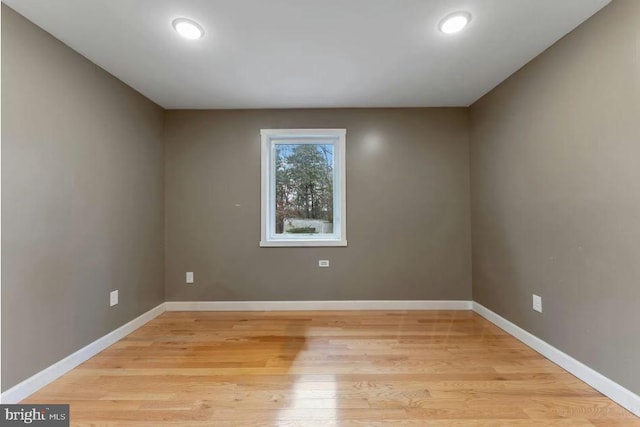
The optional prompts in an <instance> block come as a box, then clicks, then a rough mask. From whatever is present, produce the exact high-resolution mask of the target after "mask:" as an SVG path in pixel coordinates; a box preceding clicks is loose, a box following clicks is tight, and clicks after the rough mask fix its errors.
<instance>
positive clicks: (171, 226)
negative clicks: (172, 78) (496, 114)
mask: <svg viewBox="0 0 640 427" xmlns="http://www.w3.org/2000/svg"><path fill="white" fill-rule="evenodd" d="M261 128H346V129H347V143H346V151H347V153H346V156H347V227H348V230H347V235H348V241H349V246H348V247H345V248H260V247H259V246H258V244H259V241H260V129H261ZM165 132H166V148H165V150H166V215H167V220H166V261H167V262H166V277H165V280H166V296H167V300H186V301H191V300H193V301H197V300H345V299H367V300H375V299H382V300H384V299H428V300H439V299H468V298H469V297H470V296H471V270H470V241H469V238H470V230H469V175H468V173H469V169H468V167H469V163H468V162H469V158H468V135H467V112H466V109H370V110H367V109H355V110H335V109H334V110H248V111H168V112H167V113H166V116H165ZM236 204H240V207H236V206H235V205H236ZM319 259H329V260H330V261H331V267H330V268H322V269H321V268H318V260H319ZM186 271H193V272H194V273H195V281H196V284H194V285H187V284H185V283H184V281H185V280H184V279H185V272H186Z"/></svg>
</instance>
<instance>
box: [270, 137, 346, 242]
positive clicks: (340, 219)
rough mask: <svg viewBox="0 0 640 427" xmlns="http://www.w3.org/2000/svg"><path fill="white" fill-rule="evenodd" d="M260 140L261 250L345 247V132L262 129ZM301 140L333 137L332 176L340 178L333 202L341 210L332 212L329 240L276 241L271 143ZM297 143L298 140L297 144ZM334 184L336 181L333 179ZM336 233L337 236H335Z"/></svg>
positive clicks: (304, 238) (302, 236)
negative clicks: (288, 139)
mask: <svg viewBox="0 0 640 427" xmlns="http://www.w3.org/2000/svg"><path fill="white" fill-rule="evenodd" d="M260 135H261V138H262V178H261V195H260V202H261V218H260V220H261V224H260V229H261V239H260V246H262V247H292V246H296V247H300V246H307V247H319V246H347V175H346V167H345V166H346V157H345V142H346V135H347V130H346V129H262V130H261V131H260ZM294 137H301V138H302V139H311V138H322V137H332V138H334V139H336V142H335V144H334V153H336V154H337V155H335V154H334V174H337V175H338V176H339V177H340V179H339V183H338V187H337V188H334V192H333V197H334V200H333V203H334V207H335V206H336V205H337V204H338V203H336V202H339V204H340V209H338V210H335V209H334V212H333V227H334V228H333V229H334V236H335V237H331V238H321V237H314V238H309V235H300V236H295V237H291V236H289V237H287V238H284V239H283V238H280V239H278V238H276V237H275V234H274V233H273V230H272V227H273V225H272V224H273V223H274V222H273V215H274V213H273V210H274V209H272V208H273V206H275V205H274V204H273V203H271V202H272V200H271V199H272V197H273V194H272V191H271V184H272V181H273V180H274V179H275V177H274V171H273V167H274V163H273V162H272V154H273V151H272V146H273V143H272V141H273V140H277V139H287V138H294ZM296 142H297V143H300V141H296ZM334 183H335V179H334ZM334 185H335V184H334ZM336 230H338V233H336Z"/></svg>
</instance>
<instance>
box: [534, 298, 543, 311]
mask: <svg viewBox="0 0 640 427" xmlns="http://www.w3.org/2000/svg"><path fill="white" fill-rule="evenodd" d="M533 309H534V310H535V311H537V312H539V313H542V297H539V296H538V295H536V294H533Z"/></svg>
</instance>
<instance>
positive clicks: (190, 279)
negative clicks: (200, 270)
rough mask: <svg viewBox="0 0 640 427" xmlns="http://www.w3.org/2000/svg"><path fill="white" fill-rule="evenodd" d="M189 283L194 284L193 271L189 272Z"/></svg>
mask: <svg viewBox="0 0 640 427" xmlns="http://www.w3.org/2000/svg"><path fill="white" fill-rule="evenodd" d="M187 283H193V271H187Z"/></svg>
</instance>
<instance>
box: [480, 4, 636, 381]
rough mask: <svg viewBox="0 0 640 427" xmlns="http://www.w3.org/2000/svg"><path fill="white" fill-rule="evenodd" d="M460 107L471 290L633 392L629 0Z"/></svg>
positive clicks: (632, 34) (632, 41) (632, 11)
mask: <svg viewBox="0 0 640 427" xmlns="http://www.w3.org/2000/svg"><path fill="white" fill-rule="evenodd" d="M470 117H471V141H472V143H471V183H472V189H471V194H472V230H473V233H472V241H473V296H474V300H476V301H478V302H480V303H481V304H483V305H485V306H486V307H488V308H490V309H491V310H493V311H495V312H497V313H498V314H500V315H502V316H504V317H506V318H507V319H509V320H510V321H512V322H514V323H516V324H518V325H519V326H521V327H522V328H524V329H526V330H528V331H529V332H531V333H533V334H535V335H536V336H538V337H540V338H542V339H543V340H545V341H547V342H549V343H550V344H552V345H553V346H555V347H557V348H559V349H561V350H562V351H564V352H566V353H568V354H570V355H571V356H573V357H575V358H576V359H578V360H580V361H582V362H583V363H585V364H587V365H588V366H590V367H592V368H593V369H595V370H597V371H599V372H601V373H603V374H604V375H606V376H608V377H609V378H611V379H613V380H614V381H616V382H618V383H619V384H622V385H623V386H626V387H627V388H629V389H630V390H632V391H634V392H635V393H640V369H638V361H640V329H639V326H638V325H640V310H638V302H639V301H640V285H639V283H638V278H640V167H639V165H638V159H640V2H638V1H635V0H615V1H614V2H612V3H611V4H610V5H609V6H607V7H606V8H604V9H603V10H602V11H600V12H599V13H598V14H596V15H595V16H593V17H592V18H591V19H590V20H588V21H586V22H585V23H584V24H582V25H581V26H580V27H578V28H577V29H576V30H575V31H573V32H572V33H570V34H569V35H567V36H566V37H565V38H564V39H562V40H561V41H559V42H558V43H557V44H555V45H554V46H552V47H551V48H550V49H548V50H547V51H546V52H545V53H543V54H542V55H541V56H539V57H538V58H536V59H534V60H533V61H532V62H531V63H529V64H528V65H527V66H525V67H524V68H523V69H521V70H520V71H519V72H518V73H516V74H515V75H513V76H512V77H511V78H509V79H508V80H507V81H505V82H504V83H502V84H501V85H500V86H499V87H498V88H496V89H495V90H494V91H492V92H491V93H489V94H488V95H487V96H485V97H484V98H483V99H481V100H480V101H478V102H477V103H476V104H475V105H473V106H472V108H471V115H470ZM534 293H535V294H538V295H540V296H541V297H542V307H543V312H542V313H541V314H539V313H536V312H534V311H533V310H532V294H534Z"/></svg>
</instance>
